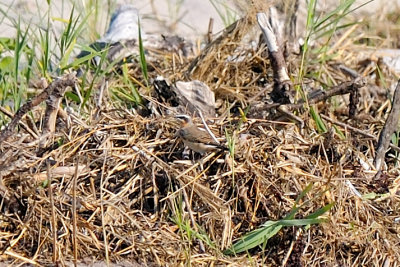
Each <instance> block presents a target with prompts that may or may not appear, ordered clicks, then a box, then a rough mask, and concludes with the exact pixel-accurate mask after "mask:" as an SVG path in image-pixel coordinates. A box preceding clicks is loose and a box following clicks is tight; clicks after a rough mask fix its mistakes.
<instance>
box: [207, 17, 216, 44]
mask: <svg viewBox="0 0 400 267" xmlns="http://www.w3.org/2000/svg"><path fill="white" fill-rule="evenodd" d="M213 27H214V19H213V18H210V21H209V22H208V31H207V42H208V43H211V41H212V32H213Z"/></svg>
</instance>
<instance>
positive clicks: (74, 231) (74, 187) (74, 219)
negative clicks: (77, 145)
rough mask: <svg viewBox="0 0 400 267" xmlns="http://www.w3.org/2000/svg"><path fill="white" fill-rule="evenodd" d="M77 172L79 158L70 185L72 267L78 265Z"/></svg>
mask: <svg viewBox="0 0 400 267" xmlns="http://www.w3.org/2000/svg"><path fill="white" fill-rule="evenodd" d="M78 170H79V158H77V159H76V160H75V175H74V178H73V184H72V243H73V249H74V266H75V267H76V266H77V264H78V243H77V239H76V235H77V229H78V228H77V214H76V190H77V180H78Z"/></svg>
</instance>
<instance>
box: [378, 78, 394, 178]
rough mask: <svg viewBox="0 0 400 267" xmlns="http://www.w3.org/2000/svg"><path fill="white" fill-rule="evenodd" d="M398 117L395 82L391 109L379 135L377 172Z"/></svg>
mask: <svg viewBox="0 0 400 267" xmlns="http://www.w3.org/2000/svg"><path fill="white" fill-rule="evenodd" d="M399 115H400V80H399V81H398V82H397V86H396V89H395V90H394V95H393V101H392V109H391V110H390V113H389V116H388V117H387V119H386V122H385V125H384V126H383V129H382V131H381V133H380V134H379V139H378V144H377V149H376V155H375V159H374V165H375V168H376V169H377V170H380V168H381V166H382V162H383V160H384V158H385V153H386V150H387V149H388V147H389V144H390V138H391V136H392V134H393V133H394V131H395V130H396V128H397V124H398V122H399Z"/></svg>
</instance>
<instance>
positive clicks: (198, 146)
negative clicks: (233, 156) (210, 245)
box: [175, 115, 228, 155]
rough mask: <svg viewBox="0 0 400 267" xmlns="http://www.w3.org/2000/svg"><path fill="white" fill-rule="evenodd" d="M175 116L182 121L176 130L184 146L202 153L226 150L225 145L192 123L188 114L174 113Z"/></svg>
mask: <svg viewBox="0 0 400 267" xmlns="http://www.w3.org/2000/svg"><path fill="white" fill-rule="evenodd" d="M175 118H177V119H179V120H180V121H181V122H182V127H181V128H180V129H179V130H178V131H177V132H176V134H175V136H176V137H179V138H180V139H181V140H182V141H183V143H184V144H185V146H187V147H189V148H190V149H191V150H192V151H194V152H198V153H200V154H202V155H204V154H205V153H207V152H212V151H218V150H228V148H227V147H225V146H223V145H221V144H220V143H217V142H216V141H214V140H213V139H212V138H211V136H210V135H209V134H208V133H207V131H205V130H204V129H200V128H198V127H197V126H196V125H194V124H193V121H192V118H191V117H190V116H188V115H176V116H175Z"/></svg>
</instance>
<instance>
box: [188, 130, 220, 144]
mask: <svg viewBox="0 0 400 267" xmlns="http://www.w3.org/2000/svg"><path fill="white" fill-rule="evenodd" d="M185 130H186V131H187V134H186V135H185V139H186V140H187V141H189V142H195V143H204V144H209V145H217V146H218V145H219V143H217V142H215V141H214V140H213V139H212V138H211V136H210V135H209V134H208V133H207V132H206V131H202V130H200V129H199V128H197V127H196V126H192V127H188V128H187V129H185Z"/></svg>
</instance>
